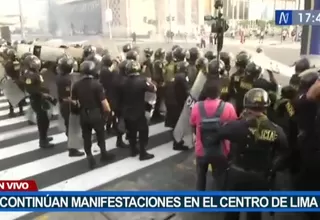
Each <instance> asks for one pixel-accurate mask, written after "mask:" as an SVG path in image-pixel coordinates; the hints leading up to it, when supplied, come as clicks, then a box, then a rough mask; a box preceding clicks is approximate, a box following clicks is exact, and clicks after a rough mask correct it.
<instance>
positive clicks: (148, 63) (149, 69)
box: [141, 48, 154, 78]
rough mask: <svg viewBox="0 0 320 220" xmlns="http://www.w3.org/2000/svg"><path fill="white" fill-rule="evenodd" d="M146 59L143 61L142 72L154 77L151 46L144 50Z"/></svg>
mask: <svg viewBox="0 0 320 220" xmlns="http://www.w3.org/2000/svg"><path fill="white" fill-rule="evenodd" d="M143 53H144V56H145V60H144V61H143V62H142V63H141V66H142V70H141V74H143V75H144V76H146V77H149V78H153V75H154V70H153V65H152V55H153V50H152V49H151V48H145V49H144V50H143Z"/></svg>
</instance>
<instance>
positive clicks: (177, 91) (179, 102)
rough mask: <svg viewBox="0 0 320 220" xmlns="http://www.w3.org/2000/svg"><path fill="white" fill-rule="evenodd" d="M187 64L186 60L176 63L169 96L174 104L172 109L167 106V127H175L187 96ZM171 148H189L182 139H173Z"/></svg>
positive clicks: (181, 149)
mask: <svg viewBox="0 0 320 220" xmlns="http://www.w3.org/2000/svg"><path fill="white" fill-rule="evenodd" d="M188 65H189V64H188V62H186V61H180V62H178V63H177V64H176V71H177V72H176V74H175V77H174V81H173V94H172V95H171V97H170V99H173V100H174V101H175V106H174V108H172V109H170V108H167V118H166V124H167V122H168V125H169V126H168V127H172V128H175V126H176V123H177V122H178V120H179V117H180V114H181V112H182V110H183V107H184V103H185V101H186V99H187V98H188V94H189V84H188V77H187V76H188ZM170 125H171V126H170ZM173 149H174V150H179V151H185V150H189V148H188V147H187V146H185V145H184V141H183V140H173Z"/></svg>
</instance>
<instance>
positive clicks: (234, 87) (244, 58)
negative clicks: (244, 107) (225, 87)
mask: <svg viewBox="0 0 320 220" xmlns="http://www.w3.org/2000/svg"><path fill="white" fill-rule="evenodd" d="M250 59H251V57H250V55H249V54H248V53H246V52H240V53H239V54H238V55H237V56H236V63H235V65H236V68H237V71H236V72H235V73H233V74H232V75H231V77H230V86H229V93H230V97H231V98H232V99H235V100H238V102H239V103H242V99H243V95H244V94H239V93H238V91H239V89H240V79H241V78H242V77H243V76H244V74H245V68H246V66H247V64H248V63H249V62H250ZM238 94H239V96H238ZM236 102H237V101H236Z"/></svg>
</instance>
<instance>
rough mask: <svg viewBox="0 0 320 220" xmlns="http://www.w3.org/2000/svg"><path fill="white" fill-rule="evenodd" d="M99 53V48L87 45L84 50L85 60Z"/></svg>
mask: <svg viewBox="0 0 320 220" xmlns="http://www.w3.org/2000/svg"><path fill="white" fill-rule="evenodd" d="M96 52H97V48H96V47H95V46H92V45H86V46H84V48H83V55H82V57H83V59H85V58H87V57H88V56H90V55H92V54H96Z"/></svg>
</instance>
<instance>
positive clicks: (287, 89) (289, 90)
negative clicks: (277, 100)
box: [281, 85, 297, 100]
mask: <svg viewBox="0 0 320 220" xmlns="http://www.w3.org/2000/svg"><path fill="white" fill-rule="evenodd" d="M296 94H297V90H296V89H295V88H294V87H293V86H291V85H287V86H284V87H282V89H281V97H282V98H284V99H290V100H292V99H293V98H295V97H296Z"/></svg>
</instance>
